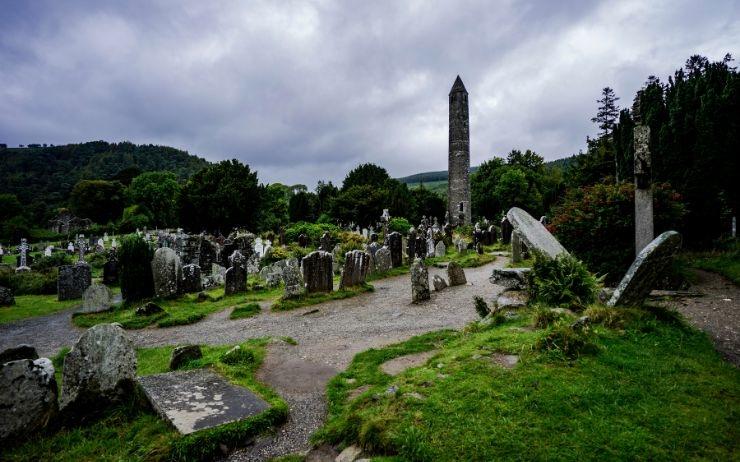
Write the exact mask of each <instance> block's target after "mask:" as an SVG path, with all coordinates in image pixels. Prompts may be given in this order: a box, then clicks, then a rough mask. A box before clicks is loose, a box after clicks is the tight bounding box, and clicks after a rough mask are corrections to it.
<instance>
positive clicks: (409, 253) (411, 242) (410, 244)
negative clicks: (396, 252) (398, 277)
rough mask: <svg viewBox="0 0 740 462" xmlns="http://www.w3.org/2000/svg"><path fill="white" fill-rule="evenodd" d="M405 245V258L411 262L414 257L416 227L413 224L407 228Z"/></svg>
mask: <svg viewBox="0 0 740 462" xmlns="http://www.w3.org/2000/svg"><path fill="white" fill-rule="evenodd" d="M406 245H407V247H406V258H407V259H408V261H409V262H412V261H414V258H416V229H415V228H414V227H413V226H412V227H411V229H409V235H408V239H407V241H406Z"/></svg>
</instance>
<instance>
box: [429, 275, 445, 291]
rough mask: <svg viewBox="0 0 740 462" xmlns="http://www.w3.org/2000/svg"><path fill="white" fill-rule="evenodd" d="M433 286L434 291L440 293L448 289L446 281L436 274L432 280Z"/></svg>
mask: <svg viewBox="0 0 740 462" xmlns="http://www.w3.org/2000/svg"><path fill="white" fill-rule="evenodd" d="M432 285H433V286H434V290H435V291H437V292H439V291H440V290H444V289H446V288H447V281H445V280H444V279H443V278H442V276H440V275H439V274H435V275H434V277H433V278H432Z"/></svg>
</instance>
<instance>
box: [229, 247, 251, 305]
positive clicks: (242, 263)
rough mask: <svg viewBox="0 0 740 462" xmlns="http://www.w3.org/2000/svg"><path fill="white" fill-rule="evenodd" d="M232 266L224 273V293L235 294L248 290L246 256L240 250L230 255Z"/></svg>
mask: <svg viewBox="0 0 740 462" xmlns="http://www.w3.org/2000/svg"><path fill="white" fill-rule="evenodd" d="M229 261H230V262H231V268H229V269H227V270H226V273H225V274H224V294H226V295H233V294H238V293H240V292H246V290H247V270H246V258H245V257H244V256H243V255H242V253H241V252H239V251H238V250H234V252H233V253H232V254H231V256H230V257H229Z"/></svg>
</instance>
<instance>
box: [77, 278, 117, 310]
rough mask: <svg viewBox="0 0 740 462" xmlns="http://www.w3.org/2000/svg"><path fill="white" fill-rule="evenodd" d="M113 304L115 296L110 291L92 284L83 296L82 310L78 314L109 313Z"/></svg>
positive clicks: (103, 286) (105, 287)
mask: <svg viewBox="0 0 740 462" xmlns="http://www.w3.org/2000/svg"><path fill="white" fill-rule="evenodd" d="M112 303H113V294H111V291H110V289H109V288H108V287H107V286H105V285H103V284H98V283H97V282H96V283H94V284H90V287H88V288H87V289H85V293H83V294H82V308H80V310H79V311H78V313H101V312H103V311H108V310H109V309H110V307H111V305H112Z"/></svg>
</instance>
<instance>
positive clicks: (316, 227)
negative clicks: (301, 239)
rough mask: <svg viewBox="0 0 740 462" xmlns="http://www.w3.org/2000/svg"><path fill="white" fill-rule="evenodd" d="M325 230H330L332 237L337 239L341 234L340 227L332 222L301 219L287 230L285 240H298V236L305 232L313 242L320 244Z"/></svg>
mask: <svg viewBox="0 0 740 462" xmlns="http://www.w3.org/2000/svg"><path fill="white" fill-rule="evenodd" d="M325 232H329V234H330V235H331V237H332V239H334V240H336V239H337V236H338V235H339V228H338V227H337V226H336V225H333V224H331V223H307V222H305V221H299V222H298V223H295V224H293V225H292V226H290V227H289V228H287V229H286V230H285V241H286V242H298V236H300V235H301V234H305V235H306V236H308V239H309V241H310V243H311V244H313V245H314V246H318V245H319V241H320V240H321V236H322V235H323V234H324V233H325Z"/></svg>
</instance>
